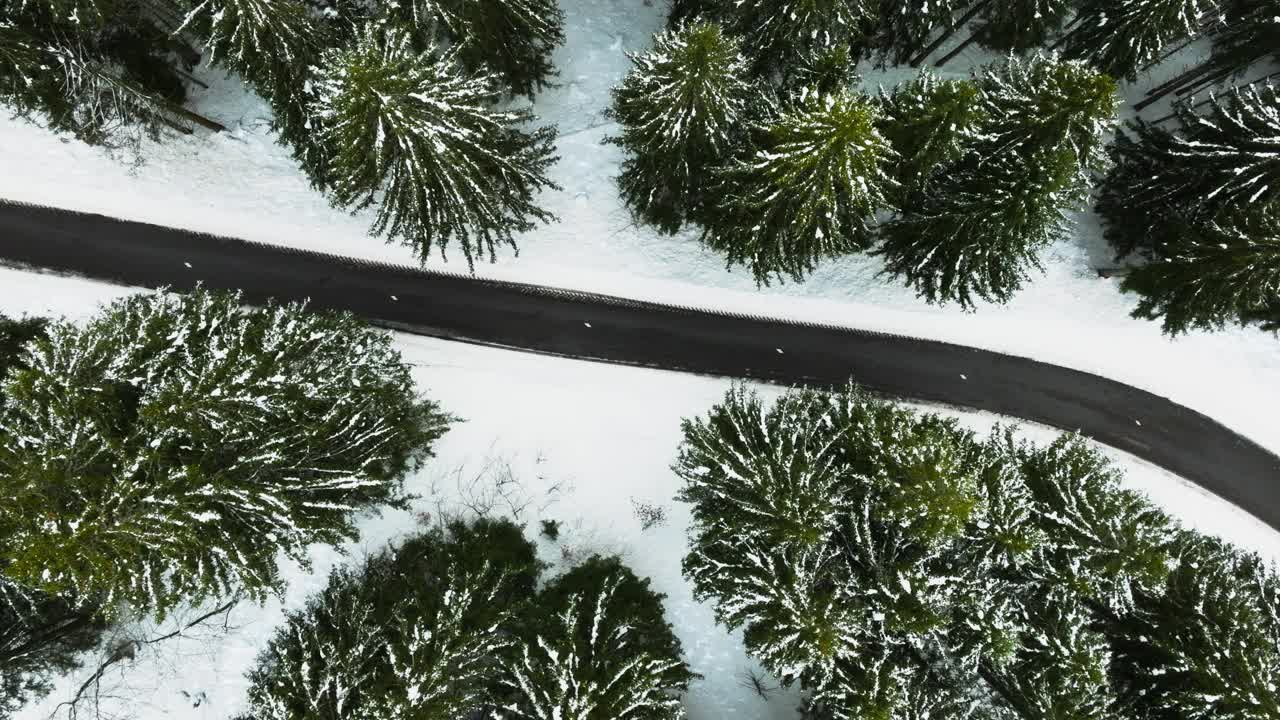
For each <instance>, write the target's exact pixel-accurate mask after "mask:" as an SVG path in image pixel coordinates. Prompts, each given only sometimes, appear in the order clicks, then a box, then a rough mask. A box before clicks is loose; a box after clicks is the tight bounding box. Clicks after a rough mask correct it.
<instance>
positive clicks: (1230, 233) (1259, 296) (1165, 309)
mask: <svg viewBox="0 0 1280 720" xmlns="http://www.w3.org/2000/svg"><path fill="white" fill-rule="evenodd" d="M1157 223H1158V224H1157V226H1156V227H1157V228H1158V230H1159V231H1160V233H1161V234H1160V238H1161V244H1160V248H1159V251H1158V254H1157V255H1156V256H1155V258H1154V259H1152V260H1151V262H1149V263H1148V264H1146V265H1143V266H1141V267H1137V268H1134V269H1133V270H1132V271H1130V273H1129V274H1128V275H1126V276H1125V278H1124V282H1123V284H1122V285H1121V287H1122V288H1123V289H1124V290H1125V291H1127V292H1133V293H1137V294H1139V295H1141V296H1142V299H1141V300H1139V302H1138V307H1137V308H1135V309H1134V311H1133V315H1134V317H1140V318H1146V319H1148V320H1160V321H1161V323H1162V326H1163V329H1164V331H1165V332H1166V333H1168V334H1170V335H1179V334H1181V333H1184V332H1187V331H1188V330H1192V329H1197V330H1219V329H1221V328H1222V327H1223V326H1225V325H1227V324H1228V323H1236V324H1240V325H1245V324H1248V323H1250V322H1253V321H1256V320H1257V319H1259V318H1265V316H1266V315H1267V313H1268V311H1269V309H1270V307H1271V306H1274V304H1275V303H1276V301H1277V298H1280V209H1278V208H1277V207H1276V206H1274V205H1271V206H1268V205H1260V206H1257V207H1254V208H1250V209H1248V210H1245V211H1242V212H1235V213H1230V212H1228V213H1224V216H1223V217H1222V218H1220V219H1218V220H1210V221H1207V222H1204V223H1203V224H1194V225H1193V224H1191V223H1189V222H1187V221H1185V220H1181V219H1179V218H1178V217H1177V216H1173V217H1172V218H1168V219H1166V220H1164V221H1163V222H1160V221H1157Z"/></svg>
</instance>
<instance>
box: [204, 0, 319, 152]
mask: <svg viewBox="0 0 1280 720" xmlns="http://www.w3.org/2000/svg"><path fill="white" fill-rule="evenodd" d="M186 24H187V26H188V27H190V28H192V29H197V30H198V31H199V32H200V34H201V35H202V36H204V37H207V40H206V42H205V51H206V52H207V53H208V62H209V63H210V64H216V65H221V66H223V67H226V68H227V69H229V70H233V71H235V72H236V73H238V74H239V75H240V76H241V77H243V78H244V79H245V81H246V82H247V83H248V84H249V86H250V87H252V88H253V89H254V90H255V91H256V92H257V93H258V94H259V95H261V96H262V97H263V98H265V99H266V100H267V101H268V102H269V103H270V104H271V109H272V113H273V122H274V124H275V126H276V129H277V131H278V132H279V133H280V135H281V139H282V140H283V141H285V142H286V143H292V144H296V143H301V142H305V136H306V135H307V129H308V128H307V121H308V117H307V116H308V112H307V108H306V102H307V98H306V91H305V86H306V83H307V79H308V78H307V75H308V72H309V68H310V67H311V66H313V65H315V64H316V62H317V61H318V59H319V54H320V49H321V47H322V45H323V44H324V39H323V38H322V35H323V30H322V27H321V26H320V24H319V23H317V22H316V20H315V19H313V16H312V14H311V11H310V9H309V8H308V7H307V5H306V4H305V3H304V2H302V0H204V1H203V2H201V3H200V4H199V5H197V6H196V7H195V9H194V10H192V11H191V13H189V14H188V16H187V23H186Z"/></svg>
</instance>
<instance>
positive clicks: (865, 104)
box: [702, 90, 895, 284]
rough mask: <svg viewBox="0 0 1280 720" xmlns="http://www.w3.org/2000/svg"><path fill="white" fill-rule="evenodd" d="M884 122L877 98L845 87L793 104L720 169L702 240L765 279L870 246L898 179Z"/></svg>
mask: <svg viewBox="0 0 1280 720" xmlns="http://www.w3.org/2000/svg"><path fill="white" fill-rule="evenodd" d="M878 120H879V111H878V109H877V107H876V104H875V103H874V102H873V101H872V100H871V99H870V98H869V97H867V96H865V95H861V94H855V93H853V92H850V91H848V90H844V91H841V92H838V93H835V94H832V95H825V96H820V97H819V96H810V97H808V98H806V99H805V100H804V101H803V102H800V103H798V104H796V105H795V106H794V107H790V108H788V109H787V110H786V111H785V112H784V113H783V114H782V116H781V117H780V118H779V119H778V120H777V121H775V122H773V123H771V124H769V125H767V126H765V127H763V128H760V131H759V138H758V141H757V142H756V143H755V147H754V148H753V149H752V150H751V151H750V152H749V153H748V154H747V155H746V157H744V158H741V159H737V160H734V161H733V162H732V164H731V165H730V166H728V167H727V168H726V169H724V170H723V171H721V172H720V176H721V177H720V185H719V186H718V187H717V192H718V193H719V194H720V199H719V201H718V202H717V203H716V205H715V206H713V207H709V208H708V210H707V213H706V214H707V217H706V219H705V220H704V228H703V233H702V241H703V242H704V243H705V244H706V245H708V246H709V247H711V248H713V249H715V250H718V251H720V252H722V253H724V254H725V255H726V257H727V260H728V264H729V265H735V264H742V265H746V266H748V267H749V268H750V269H751V272H752V274H753V275H754V276H755V279H756V282H758V283H763V284H767V283H768V282H769V280H770V279H772V278H773V277H779V278H781V277H788V276H789V277H791V278H793V279H795V280H797V281H799V280H801V279H803V277H804V276H805V274H806V273H808V272H812V271H813V269H814V268H815V267H816V266H817V263H818V261H819V260H821V259H823V258H829V257H838V256H840V255H846V254H849V253H852V252H857V251H859V250H863V249H866V248H867V247H869V246H870V245H871V242H872V240H873V236H872V231H871V228H870V222H871V220H872V219H873V216H874V215H875V213H876V212H878V211H880V210H885V209H888V208H889V200H888V196H889V194H890V193H892V191H893V187H894V184H895V182H894V180H893V178H892V177H890V175H889V165H890V163H891V162H892V160H893V157H894V155H893V149H892V148H891V147H890V146H889V141H888V140H886V139H885V137H884V136H883V135H881V134H880V131H879V129H878V128H877V122H878Z"/></svg>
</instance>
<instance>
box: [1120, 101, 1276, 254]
mask: <svg viewBox="0 0 1280 720" xmlns="http://www.w3.org/2000/svg"><path fill="white" fill-rule="evenodd" d="M1179 120H1180V126H1181V127H1180V128H1179V130H1178V131H1177V132H1170V131H1167V130H1164V129H1161V128H1159V127H1157V126H1154V125H1148V124H1145V123H1141V122H1140V123H1137V124H1135V125H1133V126H1132V131H1133V133H1134V135H1133V136H1130V135H1129V134H1128V133H1125V132H1124V131H1121V132H1119V133H1117V134H1116V141H1115V144H1114V145H1113V146H1112V149H1111V157H1112V161H1113V167H1112V170H1111V171H1110V172H1109V173H1108V174H1107V176H1106V178H1105V179H1104V180H1103V182H1102V183H1101V187H1100V193H1099V198H1098V204H1097V208H1098V212H1099V214H1101V215H1102V217H1103V220H1104V221H1105V223H1106V229H1105V233H1106V238H1107V241H1108V242H1109V243H1110V244H1111V246H1112V247H1113V248H1115V250H1116V254H1117V257H1123V256H1125V255H1128V254H1130V253H1133V252H1135V251H1138V252H1142V253H1143V254H1145V255H1148V256H1150V255H1151V254H1153V253H1155V254H1156V255H1157V256H1158V255H1159V254H1160V253H1161V252H1162V251H1161V248H1162V246H1163V244H1164V238H1165V237H1166V234H1165V232H1164V231H1163V226H1164V221H1166V220H1168V219H1169V218H1175V217H1176V218H1178V219H1180V220H1181V221H1184V222H1186V223H1187V224H1189V225H1192V226H1204V225H1206V224H1208V223H1209V222H1210V221H1211V220H1213V219H1214V218H1215V217H1216V216H1217V215H1218V214H1219V213H1221V212H1224V211H1227V210H1231V209H1236V210H1240V209H1243V208H1244V207H1245V206H1248V205H1266V204H1270V203H1272V202H1274V201H1275V200H1277V199H1280V94H1278V93H1277V90H1276V88H1274V87H1271V86H1264V87H1256V86H1254V87H1247V88H1243V89H1240V90H1237V91H1233V92H1232V93H1230V94H1229V95H1228V96H1227V97H1226V98H1225V99H1220V98H1217V97H1215V98H1212V100H1211V102H1210V106H1209V109H1208V110H1207V111H1206V112H1205V113H1203V114H1195V113H1192V112H1189V111H1184V112H1183V113H1181V114H1180V116H1179Z"/></svg>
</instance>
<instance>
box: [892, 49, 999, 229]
mask: <svg viewBox="0 0 1280 720" xmlns="http://www.w3.org/2000/svg"><path fill="white" fill-rule="evenodd" d="M880 107H881V108H882V115H881V119H880V132H881V134H883V135H884V136H885V138H887V139H888V140H889V144H890V145H891V146H892V147H893V150H894V152H895V153H896V154H897V158H898V159H897V162H896V164H895V165H896V167H897V178H896V179H897V181H898V185H899V188H898V191H899V192H898V200H899V204H900V205H901V204H902V203H905V202H906V201H907V198H909V197H911V196H912V195H914V194H916V193H920V192H924V191H926V190H927V189H928V188H929V185H930V184H931V183H932V182H934V181H936V180H937V179H938V177H939V176H940V175H941V174H943V173H945V171H946V169H947V168H949V167H951V166H953V165H954V164H956V163H958V162H959V161H960V160H961V159H963V158H964V157H965V155H966V154H967V153H968V152H969V151H970V150H971V148H972V147H973V146H974V145H975V144H977V142H978V141H979V139H980V133H981V128H982V126H983V124H984V121H985V116H984V114H983V110H982V107H981V97H980V95H979V91H978V86H977V85H976V84H975V83H974V82H973V81H971V80H943V79H941V78H939V77H938V76H937V75H934V74H933V73H930V72H927V71H926V72H922V73H921V74H920V75H919V76H918V77H916V78H915V79H914V80H911V81H910V82H906V83H903V84H901V85H899V86H898V87H896V88H894V89H893V92H892V93H886V92H884V91H883V90H881V93H880Z"/></svg>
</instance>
